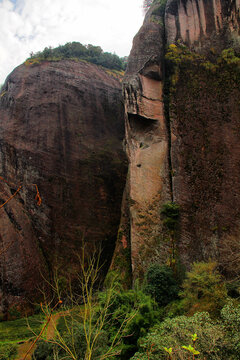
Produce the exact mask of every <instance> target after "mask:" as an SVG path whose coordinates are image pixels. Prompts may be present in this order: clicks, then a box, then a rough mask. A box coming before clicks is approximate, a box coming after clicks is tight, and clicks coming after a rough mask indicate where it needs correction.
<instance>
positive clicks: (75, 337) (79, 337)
mask: <svg viewBox="0 0 240 360" xmlns="http://www.w3.org/2000/svg"><path fill="white" fill-rule="evenodd" d="M72 320H73V319H72V318H71V317H69V318H68V324H67V325H66V323H65V321H62V323H61V324H60V326H58V329H60V333H61V337H62V340H63V341H64V342H65V343H66V344H67V345H68V351H67V354H68V355H69V354H73V358H76V359H78V360H84V359H85V353H86V348H87V345H86V337H85V330H84V326H83V324H81V323H79V322H78V321H74V320H73V322H72ZM66 326H71V333H69V332H68V331H67V328H66ZM93 336H94V333H93ZM106 351H107V334H106V333H105V332H104V331H102V334H101V335H100V336H99V338H98V341H97V344H96V346H95V348H94V351H93V354H92V357H91V359H92V360H95V359H99V356H100V355H101V354H103V353H104V352H106ZM66 356H67V355H66V349H63V348H61V347H60V346H59V345H58V344H56V343H55V344H54V343H48V342H45V341H40V342H39V344H38V346H37V348H36V350H35V351H34V357H35V360H45V359H46V360H55V359H56V358H57V359H59V360H60V359H66ZM67 358H70V359H71V358H72V357H67Z"/></svg>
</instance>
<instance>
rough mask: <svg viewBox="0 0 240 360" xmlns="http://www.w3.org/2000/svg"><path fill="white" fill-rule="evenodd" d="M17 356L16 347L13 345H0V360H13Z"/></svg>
mask: <svg viewBox="0 0 240 360" xmlns="http://www.w3.org/2000/svg"><path fill="white" fill-rule="evenodd" d="M16 354H17V346H16V345H14V344H3V345H0V360H10V359H15V357H16Z"/></svg>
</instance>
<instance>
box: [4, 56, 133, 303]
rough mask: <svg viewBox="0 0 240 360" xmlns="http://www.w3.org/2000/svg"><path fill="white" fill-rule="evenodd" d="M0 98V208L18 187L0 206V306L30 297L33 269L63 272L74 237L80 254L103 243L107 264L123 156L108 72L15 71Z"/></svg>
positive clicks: (114, 83)
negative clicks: (84, 248) (0, 181)
mask: <svg viewBox="0 0 240 360" xmlns="http://www.w3.org/2000/svg"><path fill="white" fill-rule="evenodd" d="M0 101H1V103H0V114H1V115H0V175H1V176H2V177H3V178H4V179H5V180H7V181H8V182H9V183H10V184H13V185H11V187H9V186H7V185H6V184H1V186H3V188H2V191H1V201H2V202H4V201H5V200H6V199H7V198H8V197H9V195H11V191H12V193H13V192H14V191H15V190H16V189H17V187H18V185H21V184H23V185H24V187H23V189H21V191H20V192H19V193H18V195H17V196H16V197H15V198H14V199H13V200H11V201H10V202H9V203H8V204H7V205H6V206H4V207H3V208H2V209H0V211H1V216H0V235H1V236H0V238H1V239H0V241H1V243H0V246H1V248H2V249H6V250H5V251H4V256H1V257H0V266H1V296H2V304H3V305H4V301H5V300H4V299H6V298H7V299H8V300H9V304H5V307H7V305H11V303H12V302H14V298H15V300H16V299H19V297H21V298H23V297H24V296H28V293H29V292H32V290H33V288H34V285H37V284H38V282H39V277H41V275H40V271H41V272H45V273H46V274H49V272H51V271H52V270H53V267H54V266H56V265H57V266H58V267H59V268H60V269H61V271H64V269H65V268H66V267H67V269H68V273H69V272H70V271H71V268H72V269H73V268H74V262H75V255H74V254H75V253H76V252H77V251H79V248H80V247H81V244H82V240H83V239H84V242H86V243H87V247H89V248H91V246H92V245H93V244H97V245H99V244H100V243H102V246H103V253H104V258H105V261H106V264H107V263H108V262H109V261H110V259H111V256H112V252H113V250H114V246H115V239H116V234H117V230H118V225H119V220H120V204H121V197H122V192H123V187H124V183H125V173H126V159H125V154H124V152H123V150H122V139H123V136H124V125H123V124H124V120H123V106H122V100H121V83H120V81H119V80H118V79H117V78H116V77H115V76H114V73H111V71H110V70H104V69H102V68H99V67H97V66H95V65H93V64H89V63H86V62H81V61H80V62H75V61H70V60H68V61H67V60H66V61H59V62H52V63H51V62H44V63H41V64H40V65H37V66H26V65H21V66H19V67H18V68H16V69H15V70H14V71H13V72H12V73H11V74H10V76H9V77H8V78H7V80H6V83H5V85H4V87H3V89H2V94H1V100H0ZM31 184H37V185H38V188H39V191H40V195H41V198H42V204H41V206H38V205H37V203H36V201H35V200H34V197H35V194H36V192H35V188H34V186H32V185H31ZM10 244H11V245H10ZM8 246H9V247H8ZM26 278H27V279H28V280H26Z"/></svg>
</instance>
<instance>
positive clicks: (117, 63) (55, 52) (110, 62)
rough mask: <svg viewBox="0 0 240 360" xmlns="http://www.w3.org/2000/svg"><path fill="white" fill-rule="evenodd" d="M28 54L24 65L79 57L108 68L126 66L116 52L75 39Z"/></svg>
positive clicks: (122, 68) (123, 67) (124, 61)
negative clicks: (106, 50) (83, 43)
mask: <svg viewBox="0 0 240 360" xmlns="http://www.w3.org/2000/svg"><path fill="white" fill-rule="evenodd" d="M30 55H31V57H30V58H29V59H27V60H26V62H25V64H26V65H37V64H39V63H40V61H43V60H49V61H59V60H61V59H75V60H78V59H81V60H86V61H88V62H91V63H93V64H96V65H101V66H104V67H105V68H108V69H115V70H125V67H126V60H125V58H123V59H121V58H119V57H118V56H117V55H116V54H111V53H108V52H103V50H102V49H101V47H100V46H94V45H91V44H88V45H86V46H85V45H82V44H81V43H80V42H77V41H73V42H69V43H66V44H65V45H59V46H58V47H56V48H51V47H45V49H44V50H43V51H38V52H37V53H35V54H34V53H31V54H30Z"/></svg>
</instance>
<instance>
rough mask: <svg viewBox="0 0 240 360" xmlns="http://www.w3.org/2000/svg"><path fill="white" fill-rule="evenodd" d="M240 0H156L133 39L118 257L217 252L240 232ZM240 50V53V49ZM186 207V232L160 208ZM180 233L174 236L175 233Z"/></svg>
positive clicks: (193, 256) (139, 261)
mask: <svg viewBox="0 0 240 360" xmlns="http://www.w3.org/2000/svg"><path fill="white" fill-rule="evenodd" d="M239 5H240V4H239V1H238V0H234V1H230V0H229V1H223V0H222V1H221V0H199V1H198V0H168V1H167V2H166V1H155V2H153V5H152V7H151V9H150V10H149V11H148V13H147V14H146V17H145V20H144V24H143V26H142V28H141V29H140V30H139V32H138V34H137V35H136V36H135V38H134V40H133V48H132V51H131V54H130V58H129V64H128V68H127V71H126V75H125V79H124V83H123V92H124V100H125V127H126V152H127V155H128V159H129V172H128V180H127V185H126V194H125V197H124V201H123V216H122V222H121V227H120V232H119V241H118V246H117V250H116V253H115V258H114V261H115V262H116V263H117V264H118V266H119V264H121V263H122V264H123V265H124V267H125V268H126V266H125V261H123V259H124V256H125V258H126V254H127V256H128V257H129V254H130V257H131V264H132V271H133V277H134V278H136V277H138V276H141V275H142V273H143V272H144V271H145V270H146V268H147V267H148V265H149V263H150V262H151V261H158V262H160V263H166V261H168V259H169V258H170V257H171V256H172V252H173V249H172V247H173V241H174V242H176V244H174V246H176V248H177V251H175V256H176V259H175V260H176V261H177V260H179V259H180V261H181V263H183V264H184V265H186V266H188V265H189V264H190V263H191V262H192V261H194V260H197V259H204V260H207V259H208V258H209V257H211V258H218V257H219V254H220V248H221V243H222V242H223V241H224V238H225V237H226V236H235V237H236V236H238V237H239V220H240V212H239V210H240V208H239V199H240V192H239V183H238V181H237V174H238V173H239V171H240V168H239V161H238V158H239V156H240V148H239V131H238V126H239V125H238V124H239V118H240V114H239V102H238V99H239V57H237V56H236V55H235V54H234V51H232V50H228V51H227V52H226V51H225V52H223V53H222V51H223V50H224V49H226V48H232V47H235V48H236V50H237V51H239ZM239 53H240V52H239ZM168 202H169V203H176V204H177V205H179V206H180V218H179V224H178V234H177V235H176V234H174V235H173V234H170V233H169V231H168V232H166V227H165V226H164V219H163V216H162V215H161V209H162V208H163V205H164V204H166V203H168ZM173 238H174V239H173Z"/></svg>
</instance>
